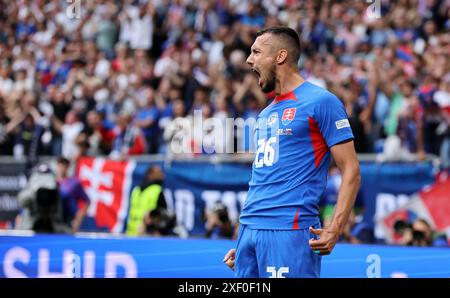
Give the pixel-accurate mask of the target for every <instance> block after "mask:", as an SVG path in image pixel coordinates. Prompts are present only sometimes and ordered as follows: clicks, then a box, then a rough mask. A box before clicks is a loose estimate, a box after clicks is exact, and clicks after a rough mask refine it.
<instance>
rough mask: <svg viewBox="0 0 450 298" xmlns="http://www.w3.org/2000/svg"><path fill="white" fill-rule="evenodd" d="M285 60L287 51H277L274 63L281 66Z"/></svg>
mask: <svg viewBox="0 0 450 298" xmlns="http://www.w3.org/2000/svg"><path fill="white" fill-rule="evenodd" d="M286 60H287V51H286V50H285V49H281V50H279V51H278V55H277V58H276V61H277V63H278V64H283V63H285V62H286Z"/></svg>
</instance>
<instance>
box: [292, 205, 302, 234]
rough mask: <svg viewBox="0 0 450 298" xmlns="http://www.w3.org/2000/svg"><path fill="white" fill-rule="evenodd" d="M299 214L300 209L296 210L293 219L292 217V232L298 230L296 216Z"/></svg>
mask: <svg viewBox="0 0 450 298" xmlns="http://www.w3.org/2000/svg"><path fill="white" fill-rule="evenodd" d="M299 214H300V208H298V209H297V211H296V212H295V217H294V223H293V224H292V228H293V229H294V230H298V229H299V227H298V215H299Z"/></svg>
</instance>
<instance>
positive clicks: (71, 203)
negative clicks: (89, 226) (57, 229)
mask: <svg viewBox="0 0 450 298" xmlns="http://www.w3.org/2000/svg"><path fill="white" fill-rule="evenodd" d="M69 170H70V161H69V160H68V159H66V158H64V157H62V156H61V157H59V158H58V159H57V161H56V178H57V181H58V189H59V195H60V199H61V201H62V210H63V219H64V222H65V223H66V224H68V225H69V226H70V227H71V229H72V233H76V232H78V231H79V229H80V226H81V224H82V223H83V220H84V218H85V217H86V214H87V211H88V208H89V205H90V199H89V197H88V196H87V194H86V192H85V191H84V189H83V185H81V181H80V180H79V179H78V178H77V177H75V176H70V175H69Z"/></svg>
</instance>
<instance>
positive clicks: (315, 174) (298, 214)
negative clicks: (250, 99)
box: [240, 82, 353, 230]
mask: <svg viewBox="0 0 450 298" xmlns="http://www.w3.org/2000/svg"><path fill="white" fill-rule="evenodd" d="M352 138H353V134H352V130H351V128H350V124H349V121H348V116H347V113H346V112H345V109H344V106H343V104H342V103H341V101H340V100H339V99H338V98H337V97H336V96H335V95H333V94H332V93H330V92H329V91H327V90H325V89H323V88H321V87H318V86H315V85H313V84H311V83H309V82H304V83H302V84H301V85H300V86H298V87H297V88H296V89H295V90H293V91H291V92H289V93H286V94H282V95H280V96H278V97H276V98H275V99H274V100H273V101H272V103H271V104H270V105H268V106H267V107H266V108H265V109H264V110H263V111H261V113H260V114H259V116H258V119H257V121H256V127H255V134H254V142H255V159H254V162H253V165H252V178H251V180H250V182H249V191H248V195H247V198H246V200H245V202H244V206H243V209H242V212H241V216H240V223H241V224H244V225H246V226H247V227H248V228H250V229H270V230H292V229H294V230H296V229H304V228H308V227H309V226H313V225H316V224H317V223H318V222H319V216H318V215H319V210H318V205H319V201H320V198H321V196H322V194H323V192H324V190H325V186H326V183H327V172H328V167H329V163H330V150H329V148H330V147H332V146H333V145H336V144H338V143H340V142H343V141H345V140H349V139H352Z"/></svg>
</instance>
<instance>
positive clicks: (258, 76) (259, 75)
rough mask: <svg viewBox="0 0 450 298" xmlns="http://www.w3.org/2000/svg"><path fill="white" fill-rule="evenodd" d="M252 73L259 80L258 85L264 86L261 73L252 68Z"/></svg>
mask: <svg viewBox="0 0 450 298" xmlns="http://www.w3.org/2000/svg"><path fill="white" fill-rule="evenodd" d="M252 71H253V72H254V73H255V74H256V77H257V78H258V85H259V86H262V83H263V82H262V80H261V73H260V72H259V71H258V70H257V69H255V68H252Z"/></svg>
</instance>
